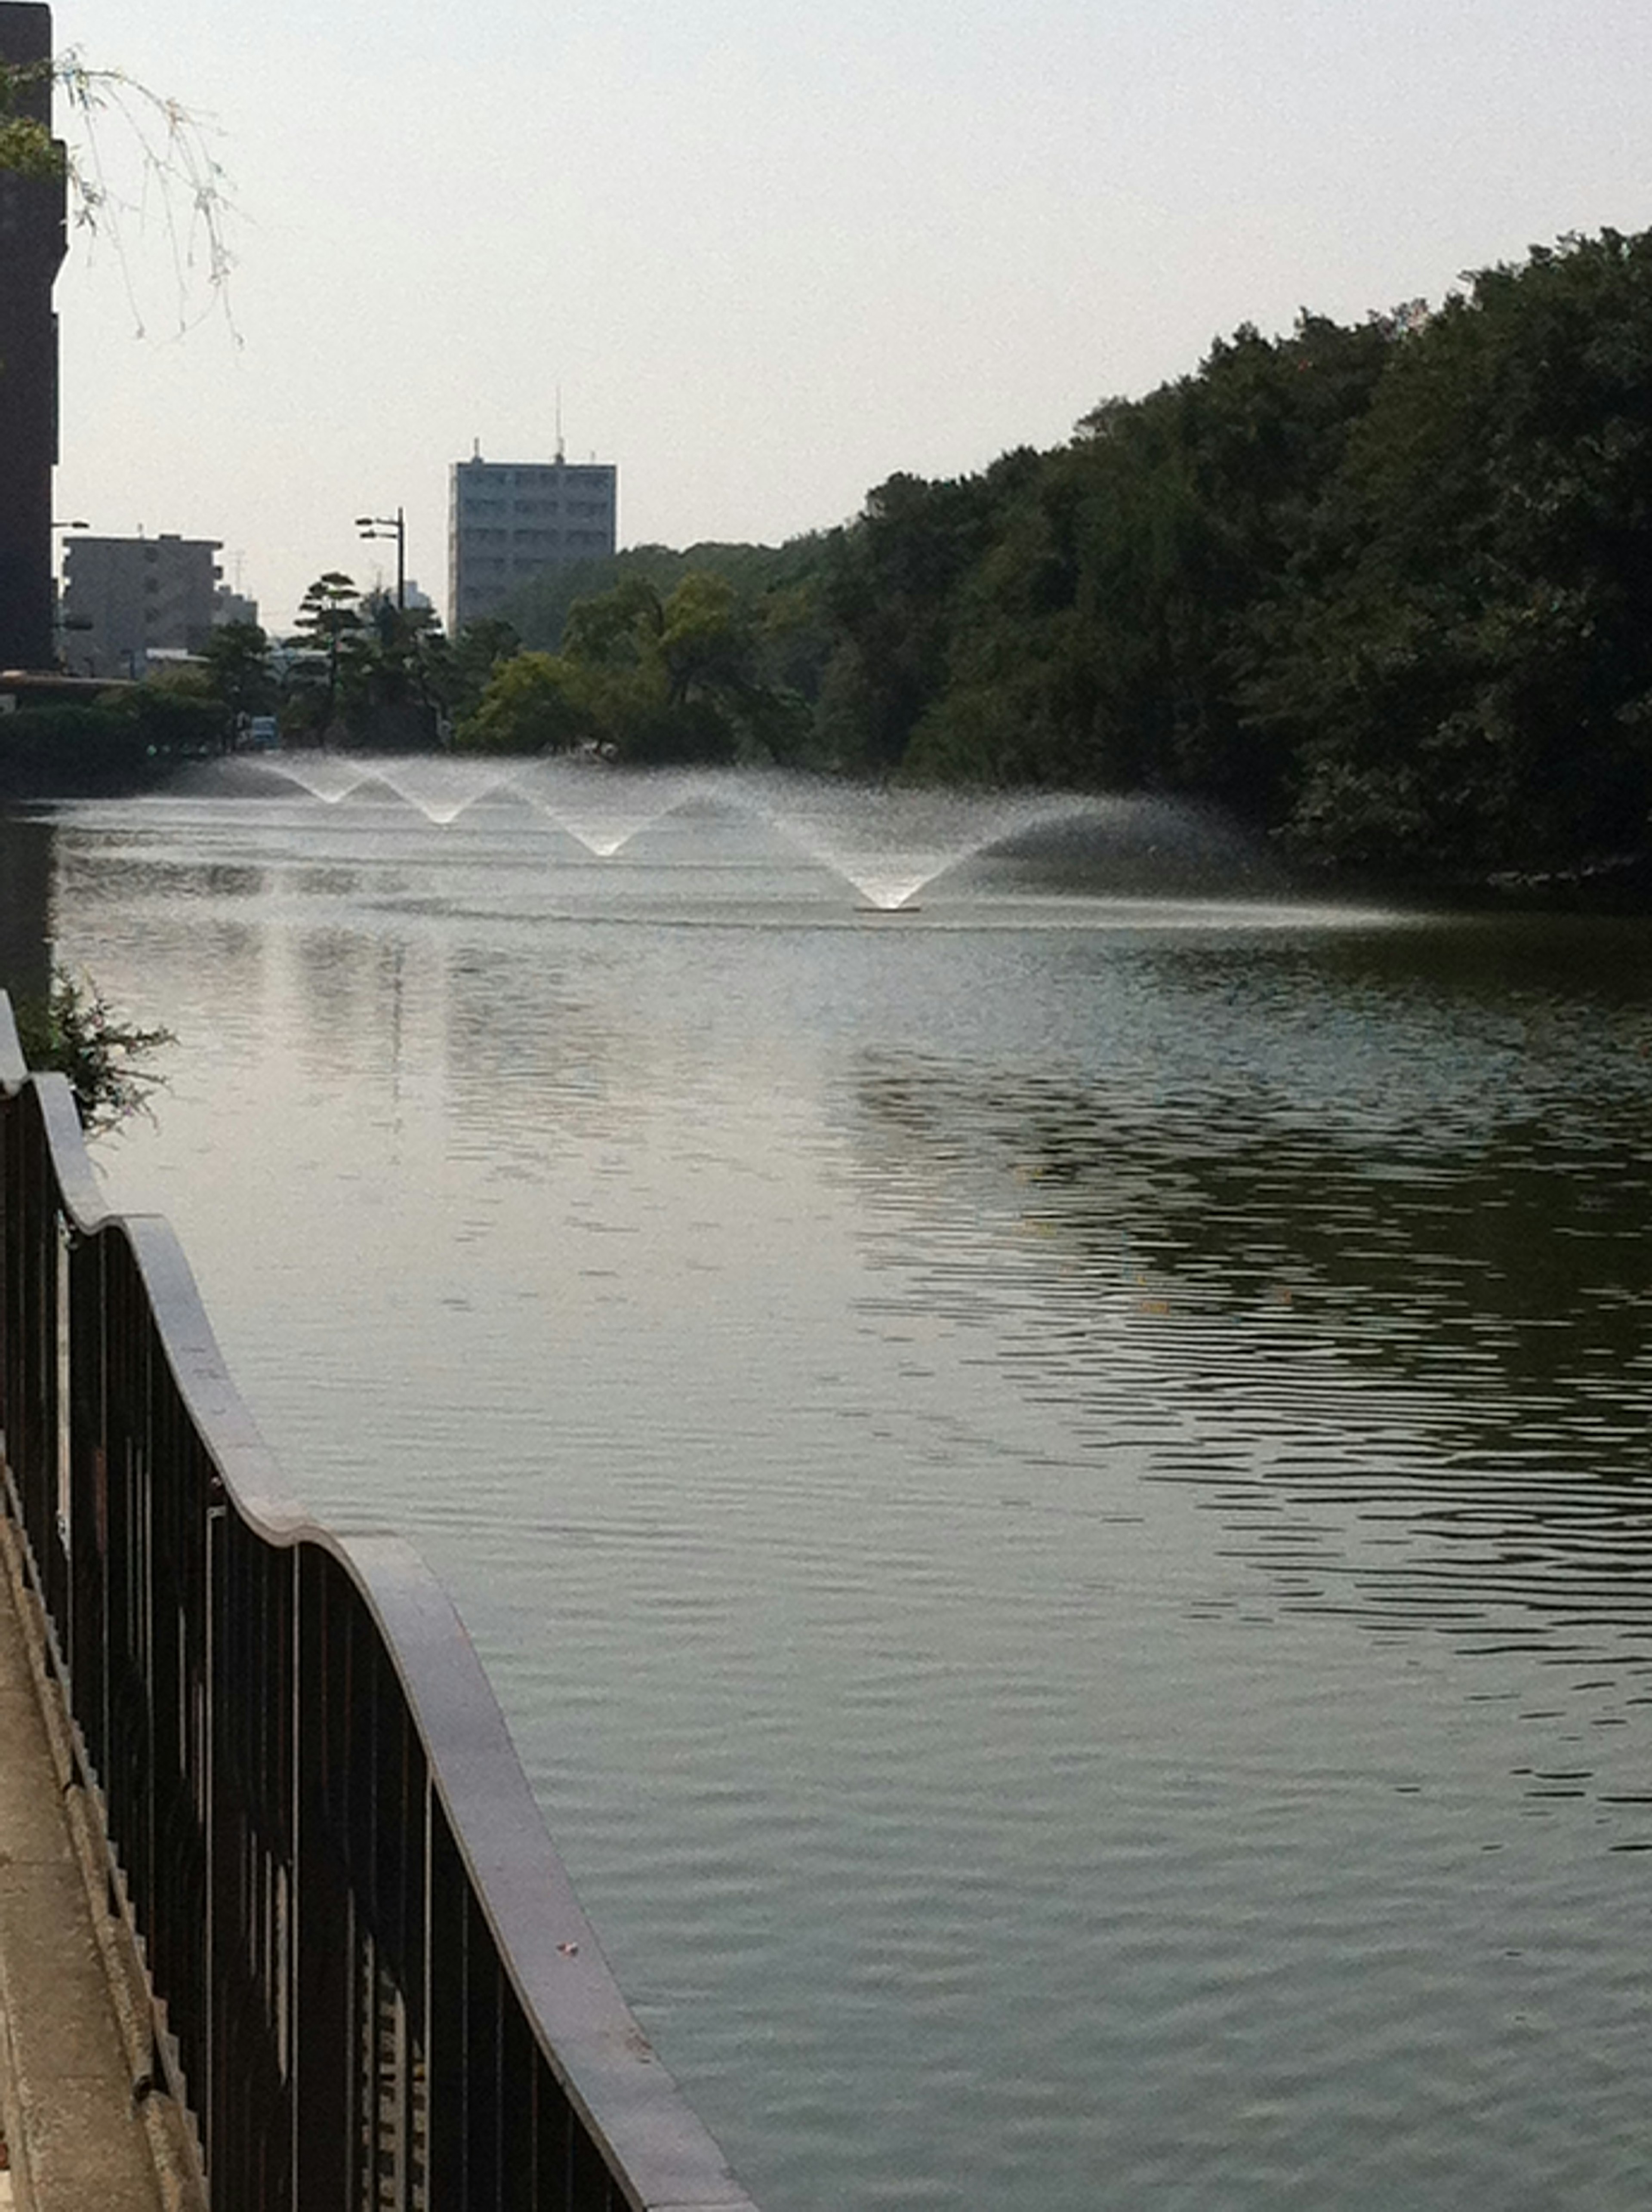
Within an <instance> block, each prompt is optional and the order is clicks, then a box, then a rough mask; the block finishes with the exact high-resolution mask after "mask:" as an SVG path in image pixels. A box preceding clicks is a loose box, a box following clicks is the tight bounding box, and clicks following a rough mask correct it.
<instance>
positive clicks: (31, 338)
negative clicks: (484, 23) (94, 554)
mask: <svg viewBox="0 0 1652 2212" xmlns="http://www.w3.org/2000/svg"><path fill="white" fill-rule="evenodd" d="M51 59H52V10H51V9H50V8H46V7H39V6H20V5H14V4H10V0H8V4H5V5H0V61H4V62H7V63H9V64H12V65H13V66H14V67H18V66H21V67H23V68H26V69H29V70H32V71H33V72H35V73H34V74H33V75H31V76H30V77H29V79H28V80H27V82H26V83H25V84H24V86H23V88H22V89H21V92H20V94H19V95H18V97H17V100H16V103H15V113H16V114H17V115H19V116H21V117H26V118H27V119H28V120H29V121H31V122H33V123H41V124H45V125H47V126H48V127H49V126H50V125H51V121H52V78H51V76H50V74H49V64H50V62H51ZM64 190H65V188H64V179H63V178H62V176H61V175H58V176H44V177H31V176H25V175H21V174H19V173H16V172H15V171H11V170H7V171H0V668H20V669H21V668H31V669H32V668H50V667H51V666H52V469H53V467H54V465H56V462H57V459H58V318H57V316H56V315H55V314H54V313H52V284H53V283H54V282H55V281H56V278H57V275H58V267H59V264H61V263H62V260H63V258H64V206H65V199H64Z"/></svg>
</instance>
